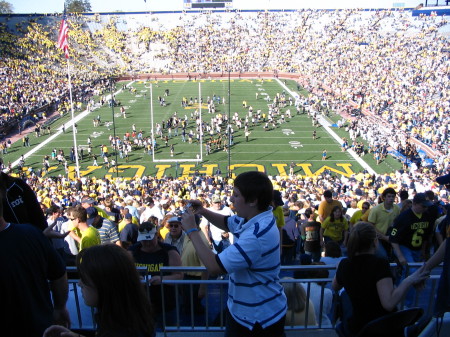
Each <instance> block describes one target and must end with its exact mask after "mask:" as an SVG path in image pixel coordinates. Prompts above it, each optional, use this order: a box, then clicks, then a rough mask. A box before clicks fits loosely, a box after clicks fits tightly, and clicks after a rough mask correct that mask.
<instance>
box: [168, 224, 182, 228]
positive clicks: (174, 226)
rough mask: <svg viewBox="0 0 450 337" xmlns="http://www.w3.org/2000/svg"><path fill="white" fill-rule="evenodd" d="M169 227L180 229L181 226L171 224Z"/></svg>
mask: <svg viewBox="0 0 450 337" xmlns="http://www.w3.org/2000/svg"><path fill="white" fill-rule="evenodd" d="M169 227H170V228H178V227H180V225H178V224H169Z"/></svg>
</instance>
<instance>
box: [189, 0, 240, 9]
mask: <svg viewBox="0 0 450 337" xmlns="http://www.w3.org/2000/svg"><path fill="white" fill-rule="evenodd" d="M232 6H233V0H184V8H185V9H196V8H231V7H232Z"/></svg>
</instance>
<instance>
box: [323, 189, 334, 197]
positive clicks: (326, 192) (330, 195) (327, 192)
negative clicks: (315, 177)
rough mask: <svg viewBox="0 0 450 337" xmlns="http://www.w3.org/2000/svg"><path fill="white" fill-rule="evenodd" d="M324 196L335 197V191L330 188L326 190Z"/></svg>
mask: <svg viewBox="0 0 450 337" xmlns="http://www.w3.org/2000/svg"><path fill="white" fill-rule="evenodd" d="M323 196H324V197H325V198H332V197H333V192H331V191H330V190H326V191H325V192H323Z"/></svg>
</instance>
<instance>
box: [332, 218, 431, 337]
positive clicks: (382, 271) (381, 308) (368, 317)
mask: <svg viewBox="0 0 450 337" xmlns="http://www.w3.org/2000/svg"><path fill="white" fill-rule="evenodd" d="M378 245H379V242H378V238H377V232H376V230H375V227H374V226H373V225H372V224H370V223H367V222H359V223H357V224H356V225H355V226H354V227H353V228H352V230H351V232H350V236H349V240H348V244H347V253H348V258H346V259H343V260H342V261H341V262H340V263H339V266H338V268H337V271H336V275H335V277H334V279H333V289H334V290H336V291H338V290H340V289H341V288H342V287H344V288H345V291H346V292H347V294H348V296H349V297H350V301H351V304H352V307H353V315H352V316H351V317H350V318H349V320H348V322H345V321H344V322H343V325H344V329H345V330H347V331H348V330H349V331H350V332H351V333H352V334H357V333H358V332H359V331H360V330H361V329H362V327H364V326H365V325H366V324H367V323H368V322H370V321H372V320H374V319H376V318H379V317H382V316H384V315H387V314H389V313H391V312H393V311H395V310H396V306H397V304H399V303H400V301H401V300H402V299H403V297H404V295H405V294H406V292H407V291H408V289H409V288H410V287H411V286H412V285H416V284H420V283H421V282H422V281H424V280H426V279H427V278H428V277H429V272H428V271H426V270H425V266H422V267H421V268H419V269H417V270H416V271H415V272H414V273H413V274H411V275H409V276H408V277H407V278H405V279H404V280H403V282H401V283H400V284H399V286H398V287H396V288H395V287H394V282H393V278H392V274H391V270H390V266H389V262H388V260H386V259H384V258H382V257H378V256H376V255H375V253H376V250H377V246H378ZM349 309H350V308H345V307H344V308H343V311H344V312H345V311H349ZM347 323H348V325H347Z"/></svg>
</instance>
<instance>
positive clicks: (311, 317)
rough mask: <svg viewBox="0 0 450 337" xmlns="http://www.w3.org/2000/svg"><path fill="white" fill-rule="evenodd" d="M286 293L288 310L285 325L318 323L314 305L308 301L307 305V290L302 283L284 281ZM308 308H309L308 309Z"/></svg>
mask: <svg viewBox="0 0 450 337" xmlns="http://www.w3.org/2000/svg"><path fill="white" fill-rule="evenodd" d="M282 280H294V279H293V278H292V277H283V278H282ZM282 285H283V288H284V293H285V295H286V298H287V312H286V321H285V325H286V326H289V325H294V326H297V325H303V326H304V325H305V322H306V325H317V322H316V313H315V311H314V305H313V303H312V302H311V301H308V306H306V292H305V289H304V288H303V286H302V285H301V284H300V283H296V282H283V283H282ZM307 308H308V310H306V309H307ZM306 311H308V320H306Z"/></svg>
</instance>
